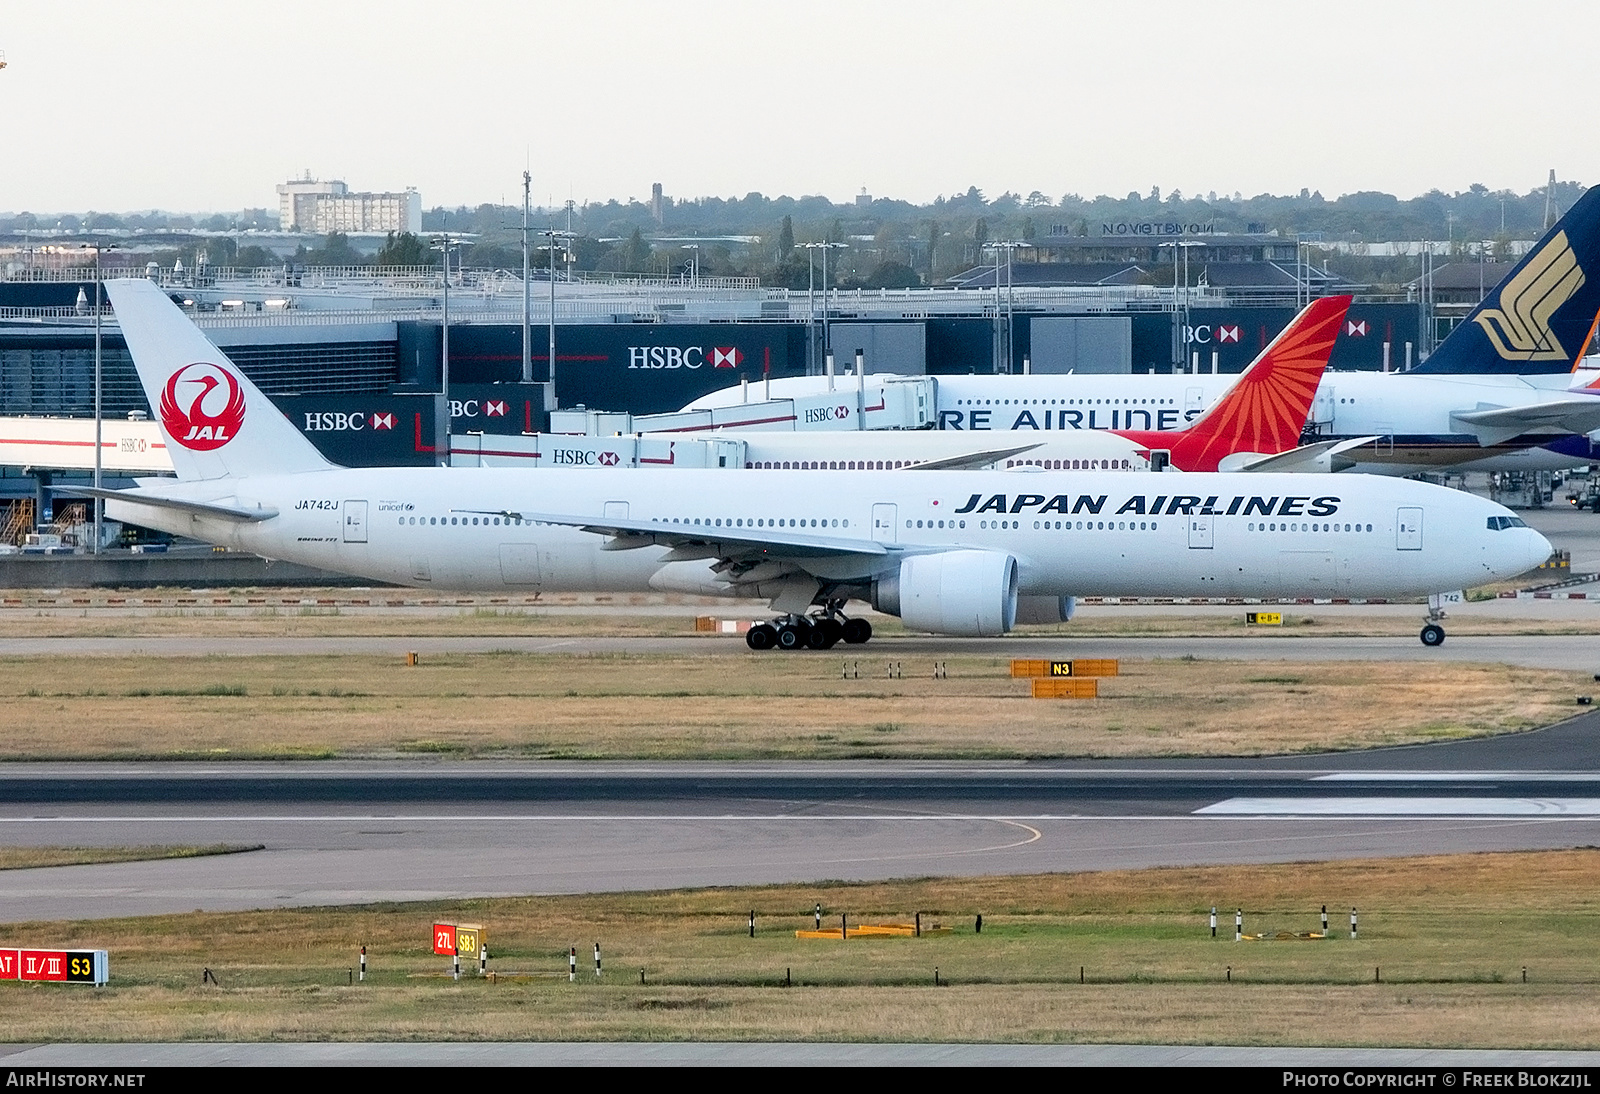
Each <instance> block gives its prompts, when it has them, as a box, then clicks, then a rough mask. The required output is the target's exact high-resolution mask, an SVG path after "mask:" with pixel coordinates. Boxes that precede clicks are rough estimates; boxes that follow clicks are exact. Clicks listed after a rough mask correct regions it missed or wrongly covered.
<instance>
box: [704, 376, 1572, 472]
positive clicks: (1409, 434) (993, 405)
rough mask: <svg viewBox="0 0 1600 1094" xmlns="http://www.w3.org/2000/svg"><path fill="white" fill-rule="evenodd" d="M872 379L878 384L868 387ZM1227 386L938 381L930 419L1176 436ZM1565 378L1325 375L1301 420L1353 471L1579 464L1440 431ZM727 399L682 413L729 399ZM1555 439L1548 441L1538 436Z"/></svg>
mask: <svg viewBox="0 0 1600 1094" xmlns="http://www.w3.org/2000/svg"><path fill="white" fill-rule="evenodd" d="M873 379H881V378H879V377H874V378H873ZM1237 380H1238V376H1236V375H1211V374H1199V375H1149V374H1144V375H1140V374H1133V375H1125V374H1124V375H1090V374H1083V375H1078V374H1073V375H1065V376H1057V375H1049V376H939V377H937V378H936V384H937V398H936V407H937V421H938V425H939V428H940V429H943V430H965V431H969V432H974V431H975V432H979V433H982V432H985V431H1015V430H1020V431H1023V432H1026V433H1028V434H1039V435H1043V434H1048V433H1050V432H1053V431H1063V430H1065V431H1075V430H1087V429H1095V430H1106V429H1133V430H1150V429H1161V430H1165V429H1182V428H1184V427H1185V426H1187V425H1188V424H1189V423H1190V422H1191V421H1193V420H1194V419H1195V418H1197V417H1199V416H1200V414H1201V412H1202V411H1204V410H1205V409H1206V408H1207V407H1209V406H1211V404H1212V403H1214V402H1216V400H1217V399H1219V398H1221V397H1222V395H1223V394H1225V393H1226V392H1227V390H1228V389H1229V388H1230V387H1232V386H1233V384H1234V383H1235V382H1236V381H1237ZM826 382H827V381H826V378H825V377H815V376H806V377H787V378H784V379H781V380H774V381H772V388H773V394H774V396H778V397H786V396H793V395H796V394H800V393H803V392H809V391H811V390H812V389H813V388H820V386H821V385H825V384H826ZM1569 382H1571V376H1570V374H1567V373H1552V374H1547V375H1531V376H1515V375H1491V374H1484V375H1459V376H1454V375H1443V374H1441V375H1426V374H1425V375H1417V374H1411V373H1375V372H1337V373H1336V372H1328V373H1324V374H1323V377H1322V382H1321V384H1320V385H1319V387H1318V389H1317V398H1316V400H1315V402H1314V404H1313V409H1312V414H1311V421H1312V426H1313V429H1314V431H1315V432H1316V434H1317V436H1318V438H1319V439H1330V440H1331V439H1346V438H1353V437H1368V436H1373V437H1378V438H1380V439H1379V441H1377V442H1376V443H1374V444H1372V445H1367V446H1363V447H1361V448H1358V449H1355V450H1353V451H1351V452H1348V453H1347V455H1349V456H1350V457H1352V458H1354V459H1355V460H1356V461H1357V466H1356V468H1355V470H1357V471H1366V472H1372V473H1378V474H1390V475H1395V474H1401V475H1409V474H1416V473H1418V472H1425V471H1438V470H1442V469H1445V468H1450V469H1453V470H1483V471H1493V470H1522V471H1537V470H1554V469H1559V468H1564V467H1572V466H1579V465H1583V464H1586V463H1588V462H1590V461H1589V459H1588V454H1587V452H1585V453H1583V454H1579V455H1575V454H1572V453H1571V452H1558V451H1552V450H1549V449H1546V448H1543V447H1541V446H1540V445H1538V444H1535V443H1533V442H1531V441H1530V440H1528V439H1518V440H1516V441H1512V442H1507V443H1505V444H1498V445H1490V446H1484V445H1480V444H1479V443H1478V440H1477V438H1476V436H1475V435H1474V434H1473V433H1471V432H1470V431H1469V430H1468V429H1467V428H1466V427H1464V426H1462V425H1461V424H1459V423H1456V422H1452V420H1451V415H1452V414H1454V413H1457V412H1460V411H1471V410H1479V409H1484V408H1487V407H1512V406H1522V405H1527V404H1532V403H1538V402H1543V401H1545V400H1548V399H1551V398H1554V397H1557V396H1558V395H1559V394H1561V393H1562V392H1564V391H1565V389H1566V386H1567V384H1568V383H1569ZM737 396H738V392H737V390H735V389H727V390H724V391H719V392H714V393H712V394H711V395H707V396H704V397H702V398H701V399H697V400H696V401H695V402H693V403H691V404H690V406H691V407H695V408H700V407H710V406H721V405H726V404H727V403H728V401H730V400H732V401H736V400H737ZM1549 439H1550V440H1551V441H1554V440H1556V439H1557V438H1556V437H1555V436H1551V437H1550V438H1549Z"/></svg>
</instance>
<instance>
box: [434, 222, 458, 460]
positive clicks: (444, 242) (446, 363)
mask: <svg viewBox="0 0 1600 1094" xmlns="http://www.w3.org/2000/svg"><path fill="white" fill-rule="evenodd" d="M459 246H461V240H460V239H452V238H451V237H450V233H449V232H441V233H440V234H439V235H438V236H437V237H435V239H434V241H433V247H434V249H435V250H436V251H438V252H439V256H440V258H441V260H442V261H443V267H444V295H443V298H442V299H443V304H444V316H443V320H442V322H440V324H439V399H440V401H441V402H443V403H444V408H443V409H444V431H443V433H444V436H443V440H442V441H441V440H440V439H439V434H440V430H439V428H438V427H437V426H435V427H434V438H435V440H434V447H435V449H436V451H435V452H434V460H435V462H436V463H437V464H438V466H440V467H449V466H450V249H451V248H452V247H459Z"/></svg>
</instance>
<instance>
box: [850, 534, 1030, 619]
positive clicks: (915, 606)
mask: <svg viewBox="0 0 1600 1094" xmlns="http://www.w3.org/2000/svg"><path fill="white" fill-rule="evenodd" d="M872 606H873V607H874V608H877V609H878V610H879V611H881V612H888V613H889V614H890V615H898V616H899V617H900V618H901V620H902V621H903V622H904V623H905V625H906V626H907V627H910V628H912V629H913V630H919V631H933V632H934V633H936V634H959V635H972V636H982V637H989V636H993V635H998V634H1004V633H1005V632H1006V631H1009V630H1010V629H1011V628H1012V626H1013V625H1014V624H1015V623H1016V621H1017V560H1016V559H1015V558H1013V557H1011V556H1010V555H1007V554H1001V553H1000V552H998V551H942V552H939V553H938V554H926V555H912V556H910V557H909V558H907V559H905V560H904V561H903V562H901V563H900V569H899V571H898V572H897V573H892V574H888V575H886V576H884V577H880V578H878V579H877V580H876V581H874V582H873V585H872Z"/></svg>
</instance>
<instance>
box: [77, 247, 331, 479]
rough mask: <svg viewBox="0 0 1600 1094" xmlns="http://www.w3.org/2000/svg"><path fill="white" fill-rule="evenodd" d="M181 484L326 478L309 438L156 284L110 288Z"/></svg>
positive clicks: (133, 282)
mask: <svg viewBox="0 0 1600 1094" xmlns="http://www.w3.org/2000/svg"><path fill="white" fill-rule="evenodd" d="M106 292H107V294H108V295H109V296H110V297H111V306H112V308H113V309H114V310H115V311H116V315H117V322H118V324H119V325H120V326H121V328H122V337H123V340H124V341H126V342H127V344H128V352H129V353H130V354H131V355H132V357H133V364H134V368H136V369H137V370H138V372H139V382H140V383H141V384H142V385H144V393H145V397H146V398H147V399H149V400H150V408H151V410H153V411H154V412H155V417H156V420H157V421H158V422H160V423H161V431H162V432H163V433H164V434H166V438H167V451H168V453H169V454H170V455H171V456H172V465H173V467H174V469H175V470H176V471H177V472H178V478H179V479H183V480H190V479H220V478H230V477H232V478H243V477H246V476H250V475H276V474H290V473H294V472H299V471H326V470H328V469H329V468H331V467H332V466H334V465H333V464H330V463H329V462H328V461H327V460H326V459H324V458H323V456H322V454H321V453H320V452H318V451H317V449H316V447H315V446H314V445H312V443H311V442H310V441H308V440H306V438H305V435H304V434H302V433H301V432H300V431H299V430H298V429H296V428H295V427H294V426H293V425H292V424H291V423H290V422H289V419H287V418H285V417H284V416H283V413H282V411H280V410H279V409H278V408H277V407H276V406H274V405H273V404H272V402H271V400H269V399H268V398H267V397H266V396H265V395H263V394H262V393H261V391H260V389H259V388H257V387H256V386H255V385H254V384H252V383H251V382H250V381H249V379H247V378H246V377H245V375H244V373H243V372H241V371H239V369H238V367H237V366H236V365H235V364H234V363H233V362H232V361H230V360H228V357H227V354H225V353H223V352H222V351H221V350H220V349H218V348H217V347H216V346H215V345H213V344H212V342H211V340H210V339H209V338H207V337H206V336H205V335H204V334H203V333H202V332H201V331H200V328H198V327H196V326H195V325H194V324H193V323H191V322H190V321H189V318H188V316H186V315H184V314H183V312H182V311H180V310H179V309H178V307H177V305H176V304H174V303H173V302H172V301H171V300H169V299H167V295H166V294H165V293H164V292H162V291H161V288H160V287H159V286H158V285H156V284H155V283H154V282H151V281H145V280H141V279H135V278H129V279H119V280H114V281H108V282H106Z"/></svg>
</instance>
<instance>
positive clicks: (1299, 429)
mask: <svg viewBox="0 0 1600 1094" xmlns="http://www.w3.org/2000/svg"><path fill="white" fill-rule="evenodd" d="M1350 300H1351V298H1350V297H1348V296H1328V297H1324V298H1322V299H1321V300H1313V301H1312V302H1311V303H1310V304H1308V305H1306V307H1305V309H1304V310H1303V311H1301V312H1300V314H1299V315H1297V316H1295V317H1294V319H1293V320H1292V321H1291V322H1290V323H1289V325H1288V326H1287V327H1284V328H1283V330H1282V331H1281V332H1280V333H1279V334H1278V336H1277V337H1276V338H1274V339H1273V340H1272V342H1271V344H1270V345H1268V346H1267V348H1266V349H1264V350H1262V351H1261V355H1260V356H1259V357H1257V358H1256V359H1255V360H1254V361H1252V362H1251V364H1250V367H1249V368H1248V369H1246V370H1245V371H1244V373H1243V375H1241V376H1240V377H1239V380H1238V382H1237V383H1235V384H1234V385H1233V386H1232V387H1231V388H1229V389H1228V393H1227V394H1226V395H1224V396H1223V397H1222V398H1221V399H1218V400H1217V401H1216V402H1215V403H1213V404H1212V405H1211V407H1210V408H1209V409H1208V410H1207V411H1206V412H1205V413H1204V414H1202V415H1200V417H1198V418H1196V419H1195V420H1194V424H1192V425H1191V426H1189V428H1188V429H1185V430H1183V431H1181V432H1179V433H1169V434H1165V435H1154V434H1146V433H1125V435H1126V436H1128V437H1131V438H1133V439H1135V440H1138V441H1140V442H1141V443H1148V444H1152V445H1161V444H1165V445H1166V446H1167V447H1169V448H1170V449H1171V452H1172V462H1173V465H1174V466H1176V467H1179V468H1181V469H1183V470H1185V471H1215V470H1216V469H1217V465H1218V463H1219V462H1220V461H1221V460H1222V459H1223V458H1224V457H1227V456H1230V455H1233V454H1235V453H1239V452H1254V453H1261V454H1263V455H1276V454H1278V453H1280V452H1287V451H1289V450H1290V449H1292V448H1294V447H1295V446H1296V445H1298V444H1299V443H1300V435H1301V434H1302V433H1303V432H1304V430H1305V427H1306V418H1307V417H1309V416H1310V413H1311V404H1312V403H1313V402H1314V401H1315V400H1316V397H1317V385H1318V383H1320V382H1321V380H1322V370H1323V369H1324V368H1326V367H1327V364H1328V356H1329V355H1330V354H1331V353H1332V352H1333V343H1334V340H1335V339H1336V338H1337V337H1338V336H1339V328H1340V326H1341V325H1342V324H1343V323H1344V316H1345V312H1346V311H1348V310H1349V308H1350ZM1158 437H1160V438H1161V439H1157V438H1158Z"/></svg>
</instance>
